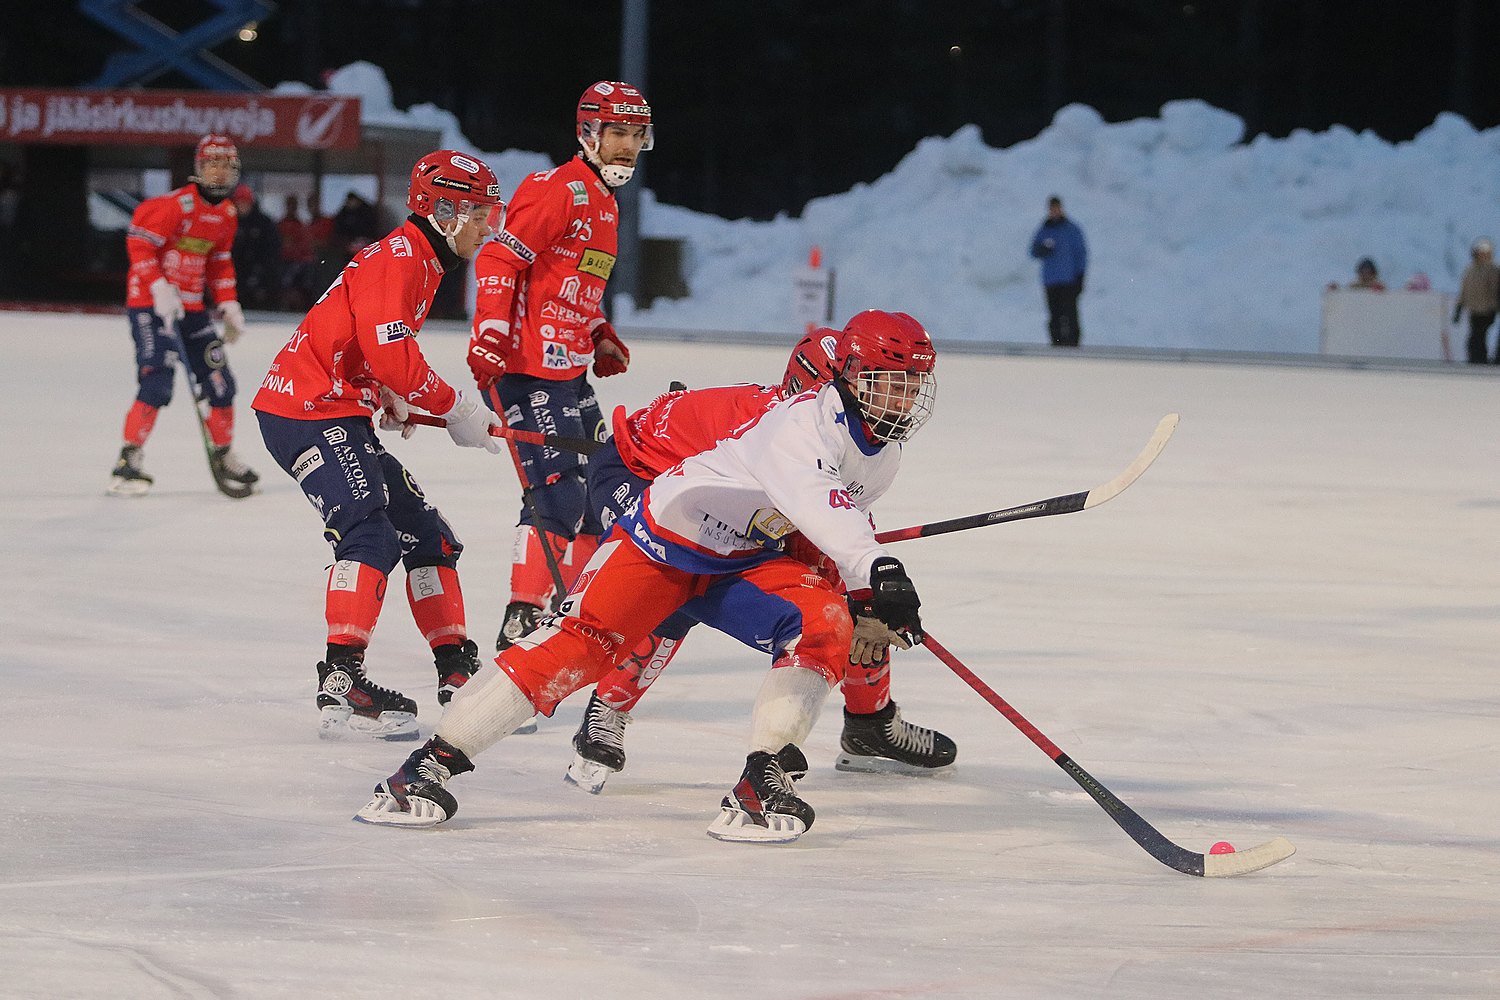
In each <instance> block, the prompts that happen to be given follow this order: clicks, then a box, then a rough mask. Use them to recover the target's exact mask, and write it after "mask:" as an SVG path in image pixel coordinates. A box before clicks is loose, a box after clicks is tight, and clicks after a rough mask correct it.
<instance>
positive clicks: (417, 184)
mask: <svg viewBox="0 0 1500 1000" xmlns="http://www.w3.org/2000/svg"><path fill="white" fill-rule="evenodd" d="M483 206H488V207H490V208H491V211H490V213H489V217H488V218H487V219H486V220H485V226H484V228H485V231H486V232H487V233H488V235H490V236H497V235H499V233H500V230H501V229H502V228H503V227H504V225H505V203H504V202H503V201H501V200H500V181H499V179H498V178H497V177H496V176H495V173H494V171H492V170H491V169H490V168H489V167H488V166H486V165H485V164H484V163H483V162H482V161H480V160H476V159H474V158H473V157H471V156H466V155H464V154H463V153H459V152H456V151H454V150H451V149H440V150H438V151H437V152H434V153H428V154H427V155H426V156H424V157H422V158H421V159H420V160H418V161H417V163H416V166H414V167H412V170H411V185H410V186H409V187H408V188H407V193H406V207H407V208H409V209H411V210H412V211H413V212H415V213H416V214H417V215H420V216H423V217H425V218H429V219H431V220H432V222H433V224H434V225H436V226H437V227H438V229H439V230H442V231H444V232H445V233H447V232H448V231H449V230H455V231H456V230H457V228H458V227H459V226H462V225H464V224H465V223H467V222H468V221H469V216H470V213H471V211H472V210H473V209H474V208H477V207H483Z"/></svg>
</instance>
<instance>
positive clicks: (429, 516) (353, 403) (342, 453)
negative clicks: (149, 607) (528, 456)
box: [254, 150, 505, 739]
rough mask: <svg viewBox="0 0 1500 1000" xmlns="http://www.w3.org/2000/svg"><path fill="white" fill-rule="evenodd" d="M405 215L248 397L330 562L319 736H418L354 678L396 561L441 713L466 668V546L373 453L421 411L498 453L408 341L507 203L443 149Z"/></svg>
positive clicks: (481, 424)
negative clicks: (376, 420) (383, 433)
mask: <svg viewBox="0 0 1500 1000" xmlns="http://www.w3.org/2000/svg"><path fill="white" fill-rule="evenodd" d="M406 204H407V207H408V208H410V209H411V215H409V216H408V217H407V219H406V221H405V222H404V223H403V224H402V225H401V227H400V228H399V229H396V230H395V231H394V232H392V233H390V234H389V235H388V236H386V237H385V239H383V240H381V241H379V242H378V243H372V244H371V245H370V246H368V247H366V248H365V249H364V250H363V251H362V252H361V253H360V254H358V255H357V256H356V257H355V258H354V260H352V261H350V262H349V263H348V264H347V265H346V266H345V267H344V270H343V271H342V272H341V273H340V274H339V276H338V278H337V279H335V280H334V282H333V284H332V285H331V286H330V287H329V289H328V291H326V292H324V293H323V297H322V298H320V299H319V300H318V301H317V302H316V303H315V304H314V305H313V307H312V309H311V311H309V312H308V314H307V316H306V318H305V319H303V321H302V323H301V324H300V325H299V326H298V327H297V330H296V332H295V333H293V334H292V338H291V340H289V341H288V342H287V344H286V346H285V347H283V348H282V349H281V353H280V354H278V355H277V356H276V360H275V361H273V362H272V363H271V370H270V371H269V372H268V373H267V374H266V377H265V380H264V381H263V382H262V383H261V387H260V391H259V392H258V393H257V394H256V396H255V404H254V405H255V410H256V416H257V418H258V419H259V421H260V428H261V436H262V437H263V438H264V439H265V442H266V449H267V450H268V451H269V452H270V453H271V456H272V457H273V458H275V459H276V463H277V464H278V465H280V466H281V467H282V469H284V470H285V471H286V473H287V474H288V475H290V476H291V477H292V478H293V479H295V480H296V481H297V484H298V485H299V486H300V487H302V491H303V492H304V493H306V494H307V498H308V499H309V500H310V501H312V504H313V506H314V507H315V508H317V510H318V513H319V514H320V515H321V516H322V518H323V534H324V535H325V536H326V537H327V539H328V541H329V544H331V545H332V546H333V554H334V559H335V562H334V564H333V567H332V569H331V571H330V572H329V575H328V590H327V594H326V598H325V611H326V616H327V620H328V650H327V657H326V659H325V660H324V661H323V662H321V663H319V664H318V708H319V709H320V710H321V722H320V725H321V735H324V736H327V737H334V738H337V737H341V736H343V735H345V734H347V733H350V732H354V733H359V734H363V735H369V736H374V737H377V738H380V739H415V738H416V737H417V728H416V711H417V706H416V703H415V702H414V701H412V700H411V699H410V698H407V697H406V696H404V695H402V694H401V693H400V692H397V691H392V690H389V689H387V688H383V687H379V686H378V685H375V684H373V683H371V682H370V681H369V680H368V678H367V677H366V676H365V669H364V661H365V650H366V647H367V646H368V645H369V642H370V635H371V633H372V632H373V631H374V629H375V622H376V619H377V618H378V617H379V615H380V607H381V603H382V601H383V600H384V598H385V591H386V577H387V575H388V574H389V573H390V572H391V571H392V570H394V569H395V567H396V563H397V562H401V563H403V564H404V565H405V567H406V596H407V599H408V601H409V602H410V604H411V611H412V617H413V618H415V619H416V622H417V627H418V628H419V629H421V631H422V634H423V636H424V637H425V638H426V639H427V641H428V644H429V645H430V646H431V647H432V650H433V656H434V659H435V662H436V664H437V672H438V685H439V686H438V702H439V703H440V704H444V705H446V704H447V703H448V700H449V699H450V698H451V697H452V696H453V692H454V691H455V690H457V689H458V688H459V687H460V686H461V685H462V684H463V683H464V681H466V680H467V679H468V678H469V676H470V675H471V674H472V673H473V672H474V671H475V670H476V669H477V668H478V666H479V661H478V652H479V650H478V647H477V646H476V645H475V644H474V643H473V642H472V641H470V640H469V639H468V634H467V628H466V625H465V622H464V604H463V593H462V591H461V590H460V589H459V582H458V571H457V563H458V557H459V555H460V554H461V553H462V552H463V544H462V543H461V542H460V541H459V540H458V536H457V535H455V534H454V533H453V529H452V527H451V526H450V525H449V524H448V522H447V520H446V519H444V517H443V515H442V514H441V513H440V512H439V511H438V509H437V508H436V507H434V506H433V505H432V504H431V503H429V502H428V501H427V498H426V497H425V496H424V495H423V493H422V490H421V488H420V487H418V486H417V483H416V480H414V479H413V478H412V476H411V473H410V472H408V471H407V470H406V469H405V468H404V467H403V466H402V465H401V463H400V462H399V461H397V460H396V459H395V458H394V457H392V456H391V455H390V454H389V453H387V452H386V450H385V449H384V448H382V447H381V445H380V441H379V439H378V438H376V436H375V428H374V425H373V423H372V420H371V418H372V416H373V415H374V414H375V412H376V411H377V410H379V409H380V408H381V407H382V406H384V408H385V411H384V414H383V416H382V417H381V429H382V430H388V431H389V430H396V429H399V428H401V427H402V421H404V420H405V418H406V416H407V415H408V407H413V406H414V407H418V408H420V409H423V410H427V411H428V412H429V413H435V414H439V415H441V416H442V417H443V418H444V419H445V420H446V421H447V422H448V433H449V435H451V436H452V438H453V440H454V442H455V443H457V444H460V445H463V446H466V447H472V448H485V449H487V450H488V451H490V452H491V453H498V452H499V451H500V445H499V442H497V441H496V440H495V439H494V438H492V437H491V436H490V433H489V432H490V428H491V427H494V426H498V425H499V423H500V421H499V420H498V419H497V418H496V417H495V416H494V415H493V414H491V413H490V411H489V410H487V409H485V408H484V406H482V405H481V404H480V403H479V401H478V400H476V399H474V398H473V397H474V393H473V392H472V391H470V392H457V391H455V390H454V389H453V388H452V387H451V386H450V385H449V384H448V383H447V382H445V381H443V379H442V378H440V377H439V376H438V374H437V372H435V371H433V370H432V369H431V368H430V367H428V365H427V360H426V359H425V358H424V357H423V356H422V350H421V348H420V347H418V346H417V340H416V337H417V331H419V330H420V329H421V328H422V321H423V320H424V319H425V318H426V317H427V314H428V312H429V311H430V310H431V309H432V299H433V295H434V294H435V293H436V292H437V289H438V283H439V282H440V281H441V280H442V277H443V275H444V274H446V273H449V272H451V271H454V270H455V269H458V268H462V267H463V266H464V265H465V262H466V261H468V260H471V259H473V257H474V255H475V254H476V253H477V252H478V250H479V247H480V245H481V243H482V242H483V241H484V240H485V239H486V237H488V236H493V235H494V234H495V233H497V232H499V230H500V227H501V226H502V225H503V220H504V215H505V204H504V202H502V201H501V200H500V184H499V182H498V181H497V180H496V178H495V175H494V173H493V172H492V171H491V170H490V168H489V167H487V166H485V164H483V163H481V162H480V161H479V160H476V159H474V158H472V157H469V156H465V155H463V154H462V153H456V152H453V151H452V150H438V151H437V152H434V153H429V154H428V155H426V156H424V157H422V159H420V160H418V161H417V164H416V166H415V167H413V168H412V174H411V186H410V188H409V189H408V192H407V200H406Z"/></svg>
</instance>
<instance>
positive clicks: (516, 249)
mask: <svg viewBox="0 0 1500 1000" xmlns="http://www.w3.org/2000/svg"><path fill="white" fill-rule="evenodd" d="M495 242H496V243H498V244H500V245H501V246H503V247H505V249H507V250H509V251H510V252H511V253H513V254H515V255H516V256H517V257H519V258H521V259H522V260H524V261H525V262H526V263H528V264H530V263H532V262H534V261H535V260H536V251H535V250H533V249H531V247H529V246H527V245H526V244H525V243H522V242H521V241H520V240H519V239H517V238H516V236H515V234H514V233H512V232H511V231H510V230H509V229H502V230H500V235H499V236H497V237H495Z"/></svg>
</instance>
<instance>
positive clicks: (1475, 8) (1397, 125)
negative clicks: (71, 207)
mask: <svg viewBox="0 0 1500 1000" xmlns="http://www.w3.org/2000/svg"><path fill="white" fill-rule="evenodd" d="M137 6H138V7H139V8H140V9H142V10H144V11H146V12H148V13H150V14H152V15H153V16H155V17H157V18H158V19H159V20H161V21H162V22H163V23H165V24H168V25H171V26H173V27H177V28H185V27H187V26H189V25H191V24H192V23H194V22H195V21H197V20H200V19H201V18H202V17H204V16H206V15H207V14H208V13H210V12H211V11H212V8H211V7H209V5H208V4H207V3H204V2H202V0H140V2H139V3H138V4H137ZM6 22H7V24H6V27H5V34H4V35H3V36H0V85H6V86H25V85H34V86H46V85H55V86H77V85H81V84H84V83H86V82H87V81H89V80H90V79H92V78H93V77H94V76H95V75H96V74H97V73H98V72H99V70H100V68H101V67H102V65H103V62H104V59H105V57H106V56H107V55H108V54H109V53H110V52H112V51H114V50H115V49H116V48H117V47H118V45H119V43H118V41H117V39H115V38H114V36H112V35H110V34H109V33H107V32H105V31H104V30H103V29H101V28H99V27H97V26H96V25H94V24H93V22H91V21H89V20H88V19H86V18H84V17H83V16H82V15H81V14H79V13H77V11H76V10H75V9H73V6H72V5H71V4H65V3H61V2H59V3H36V2H33V3H28V4H26V5H25V6H24V8H23V9H22V10H21V11H19V12H11V13H10V14H8V15H7V18H6ZM619 28H620V5H619V4H618V3H617V2H602V0H584V2H569V3H556V2H547V0H542V2H535V0H530V2H525V3H516V2H510V0H321V2H318V0H280V3H279V5H278V9H277V11H276V13H275V15H274V16H273V17H272V18H271V19H270V20H268V21H267V22H266V23H264V24H262V25H261V26H260V37H259V39H258V40H257V41H255V42H252V43H242V42H238V41H230V42H226V43H224V44H223V45H220V46H219V47H218V48H217V49H215V52H216V53H217V54H218V55H219V56H221V57H222V58H224V59H226V60H227V61H229V62H230V63H232V64H233V65H235V66H237V67H239V68H240V69H242V70H244V71H245V72H247V73H249V74H250V75H251V76H252V77H254V78H256V79H258V80H260V81H262V82H264V83H267V84H274V83H276V82H279V81H282V80H301V81H303V82H305V83H309V84H313V85H319V84H320V83H321V81H322V79H323V75H324V74H325V72H326V71H328V70H329V69H333V68H337V67H339V66H342V65H344V64H346V63H349V62H352V61H355V60H360V59H363V60H368V61H370V62H372V63H375V64H376V65H378V66H380V67H382V68H383V69H384V70H385V73H386V75H387V77H388V78H389V79H390V82H391V86H392V89H393V91H394V98H395V102H396V104H397V106H398V107H407V106H409V105H411V104H414V103H419V102H424V101H430V102H432V103H434V104H437V105H439V106H442V107H445V108H447V109H449V110H450V111H452V112H453V113H454V114H456V115H457V116H458V117H459V119H460V120H461V121H462V123H463V128H464V131H465V133H466V134H467V135H468V136H469V138H470V139H471V140H472V141H473V142H474V143H475V144H476V145H477V146H478V147H479V148H481V149H490V150H500V149H506V148H511V147H516V148H524V149H533V150H539V151H542V152H545V153H548V154H550V155H552V156H553V157H555V158H557V159H562V158H564V157H566V156H568V155H570V154H571V152H572V149H573V142H572V115H573V106H574V103H575V102H576V100H577V98H578V95H579V94H580V93H581V92H582V90H583V88H584V87H585V86H586V85H587V84H589V83H591V82H593V81H594V80H596V79H600V78H614V77H616V76H617V75H618V72H619V69H618V67H619V52H618V37H619ZM650 38H651V54H650V77H649V79H648V80H647V81H646V82H645V89H646V93H647V96H648V98H649V99H650V101H651V104H652V106H653V108H654V109H655V111H656V117H657V122H658V126H657V138H658V145H657V149H656V151H654V152H653V153H651V154H650V160H649V166H648V170H649V183H650V186H651V187H652V188H654V189H655V190H656V192H657V194H658V196H659V197H660V198H661V199H662V200H664V201H668V202H672V203H676V204H681V205H686V206H688V207H691V208H695V209H699V210H703V211H708V212H713V213H716V214H719V215H724V216H729V217H740V216H751V217H756V218H767V217H769V216H772V215H774V214H776V213H777V212H792V213H795V212H798V211H800V209H801V208H802V206H803V205H804V204H805V203H806V201H807V200H808V199H809V198H812V197H817V196H820V195H825V194H830V193H834V192H838V191H843V190H847V189H848V188H849V187H850V186H852V185H853V184H855V183H857V182H859V181H869V180H873V179H874V178H876V177H878V176H880V175H881V174H883V173H885V172H886V171H888V170H889V169H890V168H891V167H892V166H893V165H894V164H895V163H896V161H897V160H899V159H900V158H901V157H902V156H904V155H905V154H906V153H907V152H909V151H910V150H911V148H912V147H913V145H915V143H916V142H917V140H919V139H921V138H922V137H924V136H928V135H946V134H948V133H951V132H952V131H953V130H954V129H955V128H957V127H958V126H959V125H962V124H964V123H968V122H974V123H977V124H978V125H979V126H980V128H981V129H982V130H983V134H984V138H985V141H986V142H988V143H989V144H991V145H995V146H1002V145H1007V144H1009V143H1012V142H1015V141H1018V140H1020V139H1024V138H1028V137H1030V136H1032V135H1035V134H1036V133H1037V132H1038V131H1039V130H1040V129H1042V128H1043V127H1045V126H1046V124H1047V123H1048V122H1049V121H1050V120H1051V117H1052V114H1053V112H1054V111H1055V110H1056V109H1057V108H1058V107H1060V106H1062V105H1063V104H1066V103H1070V102H1074V101H1078V102H1083V103H1086V104H1090V105H1092V106H1093V107H1095V108H1097V109H1098V110H1099V111H1100V112H1101V113H1102V114H1103V115H1104V117H1105V118H1106V119H1108V120H1110V121H1120V120H1125V119H1130V118H1136V117H1140V116H1143V115H1153V114H1155V113H1156V112H1157V111H1158V110H1159V109H1160V107H1161V105H1162V104H1163V103H1164V102H1165V101H1168V100H1173V99H1177V98H1187V97H1197V98H1202V99H1203V100H1206V101H1208V102H1210V103H1212V104H1215V105H1217V106H1219V107H1222V108H1226V109H1229V110H1232V111H1235V112H1237V113H1238V114H1240V115H1242V116H1243V117H1244V118H1245V119H1246V122H1247V127H1248V130H1249V134H1251V135H1254V134H1256V133H1259V132H1265V133H1269V134H1271V135H1273V136H1282V135H1286V134H1287V133H1289V132H1290V131H1291V130H1293V129H1296V128H1310V129H1323V128H1327V127H1328V126H1329V125H1332V124H1335V123H1341V124H1344V125H1347V126H1349V127H1351V128H1354V129H1373V130H1374V131H1375V132H1377V133H1378V134H1380V135H1381V136H1382V137H1384V138H1386V139H1389V140H1401V139H1408V138H1411V137H1412V136H1413V135H1415V134H1416V133H1417V132H1418V131H1419V130H1421V129H1422V128H1424V127H1426V126H1427V125H1429V124H1431V122H1432V120H1433V118H1434V117H1435V116H1436V115H1437V114H1438V113H1439V112H1441V111H1444V110H1451V111H1456V112H1458V113H1460V114H1463V115H1465V116H1466V117H1468V118H1469V120H1470V121H1472V122H1473V123H1474V124H1475V125H1476V126H1478V127H1481V128H1487V127H1490V126H1494V125H1496V124H1500V79H1497V75H1500V74H1497V64H1496V61H1495V53H1496V52H1497V51H1500V3H1497V2H1495V0H1446V2H1445V0H1430V2H1423V0H1400V2H1397V0H1197V2H1191V3H1182V2H1176V3H1172V2H1158V0H988V2H985V0H968V2H960V0H758V2H756V3H752V4H741V3H735V4H730V3H715V2H712V0H651V32H650ZM954 46H957V47H958V51H957V52H956V53H955V52H953V51H951V50H952V48H953V47H954ZM153 85H155V86H175V87H182V86H186V85H187V84H186V82H185V81H183V80H181V79H174V78H172V77H163V78H161V79H159V80H156V81H154V82H153Z"/></svg>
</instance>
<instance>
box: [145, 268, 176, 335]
mask: <svg viewBox="0 0 1500 1000" xmlns="http://www.w3.org/2000/svg"><path fill="white" fill-rule="evenodd" d="M151 311H152V312H154V313H156V315H158V316H160V317H161V321H162V322H163V323H165V324H166V325H167V326H169V327H170V326H171V325H172V324H173V323H176V322H177V321H178V320H180V319H182V316H183V308H182V296H180V295H178V294H177V289H175V288H173V287H172V283H171V282H170V281H168V280H167V279H166V278H157V279H156V280H155V281H153V282H151Z"/></svg>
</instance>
